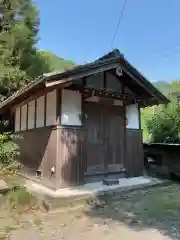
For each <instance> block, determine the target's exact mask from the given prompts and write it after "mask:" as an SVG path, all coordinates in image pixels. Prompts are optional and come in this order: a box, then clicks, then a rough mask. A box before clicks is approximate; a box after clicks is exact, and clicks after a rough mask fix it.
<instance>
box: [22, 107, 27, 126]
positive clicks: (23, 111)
mask: <svg viewBox="0 0 180 240" xmlns="http://www.w3.org/2000/svg"><path fill="white" fill-rule="evenodd" d="M26 120H27V104H25V105H23V106H22V107H21V130H22V131H24V130H26Z"/></svg>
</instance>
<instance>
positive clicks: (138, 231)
mask: <svg viewBox="0 0 180 240" xmlns="http://www.w3.org/2000/svg"><path fill="white" fill-rule="evenodd" d="M103 199H104V200H105V204H103V205H101V204H100V205H99V204H93V205H87V206H81V207H80V208H79V209H78V210H77V209H76V210H73V211H72V210H71V211H67V210H66V209H64V211H62V212H56V213H49V214H42V213H35V214H33V215H32V214H31V215H29V216H27V215H26V217H25V218H24V219H20V220H19V222H18V224H20V225H21V227H20V228H19V229H16V230H13V229H11V231H9V239H11V240H19V239H25V238H26V239H27V240H28V239H31V240H32V239H33V240H36V239H45V240H46V239H48V240H56V239H57V240H59V239H67V240H76V239H77V240H84V239H86V240H92V239H94V240H96V239H97V240H104V239H110V240H117V239H125V240H126V239H127V240H131V239H133V240H136V239H138V240H139V239H146V240H153V239H156V240H161V239H162V240H165V239H180V201H179V199H180V185H175V184H174V185H172V186H169V187H159V188H154V189H151V190H140V191H137V192H133V193H131V194H128V195H126V196H123V197H122V196H121V197H120V196H113V197H106V196H104V198H103Z"/></svg>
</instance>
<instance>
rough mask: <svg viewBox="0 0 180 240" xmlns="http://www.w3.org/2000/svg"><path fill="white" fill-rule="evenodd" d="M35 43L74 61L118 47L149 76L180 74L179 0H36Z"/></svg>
mask: <svg viewBox="0 0 180 240" xmlns="http://www.w3.org/2000/svg"><path fill="white" fill-rule="evenodd" d="M35 4H36V5H37V7H38V9H39V11H40V32H39V42H38V48H39V49H42V50H49V51H52V52H54V53H55V54H56V55H58V56H60V57H63V58H65V59H70V60H73V61H75V62H76V63H77V64H83V63H87V62H91V61H93V60H95V59H97V58H98V57H100V56H102V55H103V54H106V53H107V52H109V51H110V50H112V48H118V49H119V50H120V51H121V52H122V53H123V54H124V56H125V58H126V59H127V60H128V61H130V62H131V63H132V64H133V65H134V66H135V67H136V68H137V69H138V70H139V71H140V72H141V73H142V74H143V75H144V76H146V77H147V78H148V79H149V80H150V81H168V82H169V81H172V80H176V79H180V14H179V12H180V0H128V1H127V4H126V7H125V11H124V14H123V18H122V20H121V23H120V26H119V29H118V32H117V35H116V38H115V41H114V43H113V46H112V47H111V43H112V38H113V35H114V32H115V29H116V27H117V23H118V20H119V17H120V13H121V10H122V6H123V4H124V0H76V1H75V0H51V1H50V0H35Z"/></svg>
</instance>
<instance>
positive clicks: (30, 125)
mask: <svg viewBox="0 0 180 240" xmlns="http://www.w3.org/2000/svg"><path fill="white" fill-rule="evenodd" d="M34 117H35V100H32V101H30V102H29V103H28V129H33V128H34Z"/></svg>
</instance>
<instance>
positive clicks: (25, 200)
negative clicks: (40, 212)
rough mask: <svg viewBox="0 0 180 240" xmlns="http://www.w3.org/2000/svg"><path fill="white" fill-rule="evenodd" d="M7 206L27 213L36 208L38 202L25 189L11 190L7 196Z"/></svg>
mask: <svg viewBox="0 0 180 240" xmlns="http://www.w3.org/2000/svg"><path fill="white" fill-rule="evenodd" d="M7 204H8V206H9V207H10V208H11V209H17V210H22V211H28V210H31V209H35V208H38V200H37V198H36V197H35V196H33V195H32V194H31V193H30V192H28V191H27V190H26V188H25V187H19V188H14V189H12V190H11V191H10V192H9V193H8V195H7Z"/></svg>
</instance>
